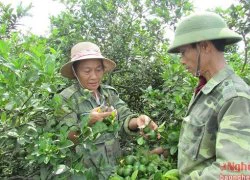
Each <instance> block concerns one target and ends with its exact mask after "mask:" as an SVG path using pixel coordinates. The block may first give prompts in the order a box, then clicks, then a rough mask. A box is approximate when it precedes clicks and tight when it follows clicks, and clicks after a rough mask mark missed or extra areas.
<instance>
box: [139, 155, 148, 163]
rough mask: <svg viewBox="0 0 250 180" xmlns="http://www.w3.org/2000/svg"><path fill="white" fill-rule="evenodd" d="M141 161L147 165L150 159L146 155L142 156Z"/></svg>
mask: <svg viewBox="0 0 250 180" xmlns="http://www.w3.org/2000/svg"><path fill="white" fill-rule="evenodd" d="M140 163H141V164H143V165H147V164H148V159H147V158H146V157H141V158H140Z"/></svg>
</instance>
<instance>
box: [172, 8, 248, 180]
mask: <svg viewBox="0 0 250 180" xmlns="http://www.w3.org/2000/svg"><path fill="white" fill-rule="evenodd" d="M240 40H241V37H240V35H238V34H237V33H235V32H233V31H232V30H230V29H229V28H228V27H227V25H226V23H225V21H224V20H223V19H222V18H221V17H220V16H219V15H217V14H215V13H212V12H203V13H194V14H192V15H189V16H187V17H185V18H183V20H181V21H180V23H179V24H178V25H177V27H176V31H175V37H174V41H173V43H172V44H171V45H170V47H169V50H168V52H169V53H180V56H181V63H182V64H183V65H184V66H185V67H186V69H187V70H188V71H189V72H190V73H192V74H193V75H194V76H196V77H198V78H199V79H200V81H199V85H198V86H197V88H196V89H195V91H194V94H193V97H192V99H191V101H190V104H189V106H188V110H187V113H186V117H184V118H183V123H182V129H181V134H180V139H179V144H178V169H179V173H180V178H181V179H184V180H186V179H195V180H196V179H197V180H198V179H202V180H215V179H216V180H217V179H248V178H249V177H250V169H249V163H250V88H249V86H248V85H247V84H246V83H245V82H244V81H243V80H242V79H241V78H240V77H239V76H237V75H236V74H235V73H234V71H233V70H232V69H231V68H230V67H229V66H228V65H227V63H226V60H225V58H224V48H225V46H226V45H229V44H233V43H236V42H238V41H240Z"/></svg>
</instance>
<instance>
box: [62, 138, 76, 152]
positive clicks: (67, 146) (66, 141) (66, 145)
mask: <svg viewBox="0 0 250 180" xmlns="http://www.w3.org/2000/svg"><path fill="white" fill-rule="evenodd" d="M72 146H74V143H73V142H72V141H70V140H65V141H64V142H62V143H61V144H60V145H59V146H58V148H59V149H60V150H61V149H66V148H69V147H72Z"/></svg>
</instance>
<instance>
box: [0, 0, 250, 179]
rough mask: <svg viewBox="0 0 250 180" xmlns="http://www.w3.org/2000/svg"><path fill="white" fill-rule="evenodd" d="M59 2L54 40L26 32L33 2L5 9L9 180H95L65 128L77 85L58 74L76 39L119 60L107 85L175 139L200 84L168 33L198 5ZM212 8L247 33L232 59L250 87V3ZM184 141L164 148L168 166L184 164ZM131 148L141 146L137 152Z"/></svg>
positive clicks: (3, 79) (2, 149) (0, 174)
mask: <svg viewBox="0 0 250 180" xmlns="http://www.w3.org/2000/svg"><path fill="white" fill-rule="evenodd" d="M60 2H61V3H63V4H64V5H65V6H66V10H65V11H63V12H61V13H60V14H59V15H57V16H53V17H51V18H50V20H51V31H50V36H49V37H39V36H36V35H34V34H22V33H21V32H19V31H18V30H17V27H18V24H19V21H20V19H21V18H22V17H25V16H27V15H28V12H29V11H30V9H31V8H32V6H31V5H30V6H27V7H23V6H22V5H19V6H18V7H16V8H14V7H12V6H11V5H10V4H9V5H4V4H3V3H1V2H0V22H1V24H0V63H1V65H0V72H1V73H0V95H1V96H0V102H1V103H0V117H1V121H0V178H1V179H29V178H30V179H57V178H59V179H60V178H62V179H67V177H69V176H70V175H72V174H81V175H84V176H85V177H90V174H91V173H90V170H88V169H85V168H84V167H83V166H82V164H81V163H79V161H78V159H79V158H80V157H81V155H82V154H83V153H84V152H79V153H78V154H77V155H75V153H74V152H73V151H72V147H73V143H72V142H71V141H69V140H68V139H67V133H68V131H69V128H67V127H60V126H58V122H57V116H58V115H60V114H62V113H64V112H65V111H66V109H65V108H64V106H63V105H62V101H61V99H60V97H59V96H58V95H57V94H58V93H60V92H61V91H62V90H63V89H64V88H66V87H67V86H68V85H70V84H72V82H70V81H69V80H66V79H63V78H62V77H61V76H60V74H59V69H60V67H61V66H62V64H64V63H65V62H67V61H68V57H69V55H70V48H71V47H72V46H73V45H74V44H75V43H77V42H80V41H92V42H94V43H97V44H98V45H99V46H100V47H101V50H102V52H103V54H105V55H106V56H107V57H109V58H110V59H112V60H114V61H115V62H116V63H117V65H118V66H117V68H116V69H115V71H114V72H112V73H110V74H108V75H107V76H105V79H104V83H106V84H110V85H112V86H114V87H115V88H117V89H118V91H119V92H120V97H121V98H122V99H123V100H124V101H125V102H127V104H128V105H129V107H130V108H131V109H132V110H133V111H135V112H138V113H143V114H147V115H149V116H150V117H152V118H153V119H154V120H155V121H156V122H157V123H158V124H162V123H163V122H166V123H165V125H166V127H165V128H166V130H167V131H166V136H168V135H169V137H172V134H173V132H174V133H175V134H177V135H178V133H179V129H180V124H181V118H182V117H183V116H184V115H185V110H186V107H187V105H188V102H189V100H190V98H191V95H192V91H193V88H194V87H195V85H196V83H197V79H195V78H193V77H191V76H190V74H188V73H187V72H186V71H185V70H184V69H183V67H182V66H181V65H180V63H179V60H178V59H179V57H178V56H176V55H170V54H168V53H167V48H168V45H169V39H171V38H172V37H169V35H168V34H167V33H166V28H169V29H172V30H174V29H175V25H176V22H177V21H178V20H179V19H180V18H181V17H182V16H185V15H188V14H190V13H191V12H192V11H193V5H192V3H191V1H189V0H171V1H160V0H156V1H151V0H145V1H137V0H106V1H98V0H84V1H82V0H61V1H60ZM211 11H215V12H217V13H219V14H221V16H223V17H224V18H225V19H226V21H227V23H228V24H229V27H230V28H232V29H234V30H235V31H237V32H238V33H239V34H241V36H242V38H243V51H242V50H240V49H239V47H238V46H237V45H234V46H230V47H228V48H227V53H226V58H227V60H228V63H229V64H230V65H231V66H233V68H234V69H235V71H236V72H237V74H239V75H240V76H241V77H242V78H244V79H245V81H246V82H247V83H249V84H250V73H249V72H250V66H249V46H250V43H249V32H250V24H249V23H250V4H249V1H248V0H239V3H238V4H237V5H232V6H230V8H228V9H226V10H223V9H220V8H217V9H213V10H211ZM83 129H84V126H83ZM171 133H172V134H171ZM177 137H178V136H177ZM123 141H124V142H122V144H123V149H124V150H125V151H128V152H127V153H132V152H135V151H136V150H137V148H138V149H139V146H138V145H137V143H136V141H135V139H134V138H130V139H127V140H123ZM177 142H178V141H176V138H172V139H171V138H167V139H166V141H165V143H164V142H163V144H162V145H164V146H165V147H166V148H168V149H171V148H172V151H171V153H170V154H169V157H168V158H167V159H165V160H164V161H167V162H171V163H173V164H176V153H177V148H176V146H177ZM87 143H90V141H89V142H87ZM131 144H133V145H134V146H133V147H135V148H133V149H129V147H131ZM173 167H175V165H173Z"/></svg>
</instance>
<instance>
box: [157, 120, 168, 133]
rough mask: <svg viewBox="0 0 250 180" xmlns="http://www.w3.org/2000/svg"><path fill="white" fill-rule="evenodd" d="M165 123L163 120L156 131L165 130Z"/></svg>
mask: <svg viewBox="0 0 250 180" xmlns="http://www.w3.org/2000/svg"><path fill="white" fill-rule="evenodd" d="M165 123H166V121H164V122H163V123H162V124H161V125H160V126H159V127H158V129H157V131H158V132H163V131H165Z"/></svg>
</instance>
